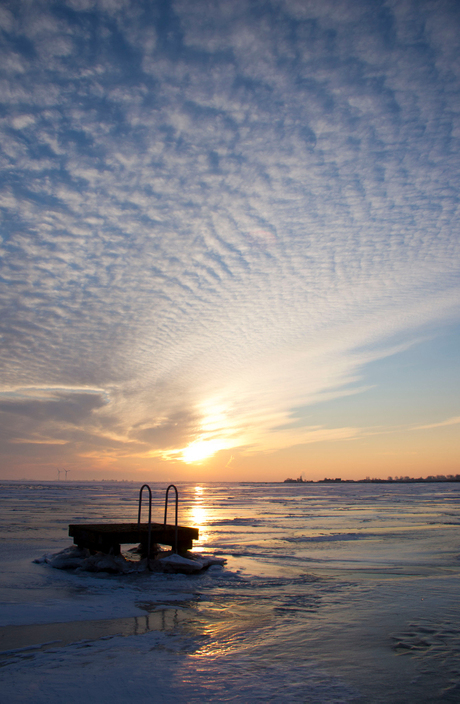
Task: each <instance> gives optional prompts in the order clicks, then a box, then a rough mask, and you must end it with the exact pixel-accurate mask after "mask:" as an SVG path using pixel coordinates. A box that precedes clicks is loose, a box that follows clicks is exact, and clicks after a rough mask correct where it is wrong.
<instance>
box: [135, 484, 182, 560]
mask: <svg viewBox="0 0 460 704" xmlns="http://www.w3.org/2000/svg"><path fill="white" fill-rule="evenodd" d="M144 489H147V490H148V492H149V523H148V525H149V532H148V538H147V557H148V558H150V548H151V535H152V490H151V488H150V487H149V485H148V484H143V485H142V486H141V489H140V491H139V510H138V512H137V529H138V530H140V526H141V509H142V492H143V490H144ZM170 489H174V491H175V492H176V516H175V523H174V552H175V553H176V555H177V533H178V531H177V517H178V513H179V492H178V491H177V487H176V486H175V485H174V484H170V485H169V486H168V488H167V489H166V496H165V518H164V523H163V531H166V519H167V516H168V495H169V490H170Z"/></svg>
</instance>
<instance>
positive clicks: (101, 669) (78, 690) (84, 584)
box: [0, 481, 460, 704]
mask: <svg viewBox="0 0 460 704" xmlns="http://www.w3.org/2000/svg"><path fill="white" fill-rule="evenodd" d="M151 486H152V490H153V494H154V510H153V519H154V520H160V521H161V520H162V515H163V502H164V491H165V488H166V487H165V485H163V484H161V485H159V484H158V485H156V484H151ZM178 489H179V495H180V507H179V522H180V523H182V524H184V525H195V526H197V527H199V529H200V541H199V542H198V543H197V544H196V546H195V548H194V549H196V551H198V552H205V553H206V552H209V553H211V554H215V555H218V556H219V557H225V558H227V563H226V565H225V567H224V568H223V569H222V568H220V567H212V568H210V570H208V571H207V572H205V573H203V574H200V575H194V576H180V575H162V574H137V575H124V576H114V575H106V574H91V573H81V572H80V573H78V572H64V571H60V570H54V569H52V568H51V567H49V566H48V565H41V564H35V563H33V562H32V560H34V559H35V558H37V557H40V556H41V555H42V554H43V553H48V552H57V551H58V550H61V549H62V548H65V547H67V546H68V545H70V544H71V539H70V538H68V536H67V526H68V524H69V523H78V522H105V521H107V522H116V521H124V520H134V521H135V520H136V519H137V498H138V490H139V486H138V485H137V484H131V483H109V482H104V483H101V484H99V483H96V482H91V483H85V484H83V483H82V484H78V483H74V482H70V481H69V482H64V481H62V482H55V483H45V482H42V483H40V482H30V483H29V482H28V483H19V482H16V483H14V482H3V483H2V484H1V485H0V505H1V513H0V541H1V542H0V557H1V566H2V569H1V571H0V650H1V651H2V652H1V653H0V662H1V665H2V667H1V668H0V687H1V689H0V691H1V692H2V697H3V699H2V701H5V702H8V703H11V704H13V703H16V702H31V703H32V702H33V704H41V703H42V702H43V704H45V702H46V704H58V703H59V704H61V703H62V702H63V701H65V702H66V704H67V703H69V704H71V703H80V702H85V704H92V703H93V702H94V703H96V702H97V703H98V704H103V703H105V702H110V703H111V704H117V703H118V702H120V703H122V702H123V703H124V702H128V701H135V702H136V704H143V703H144V702H145V703H147V702H149V704H151V703H152V702H164V703H165V704H168V702H176V703H177V702H184V703H185V702H186V703H187V704H188V703H195V702H312V703H315V704H318V703H321V702H356V703H357V704H359V703H365V702H369V703H373V704H374V703H379V702H391V703H392V704H407V703H408V702H426V703H427V704H428V703H430V704H431V703H432V702H455V703H457V702H458V701H460V609H459V607H458V595H459V586H460V484H450V483H439V484H329V485H328V484H319V485H318V484H300V485H299V484H293V485H292V484H291V485H289V484H199V485H198V484H192V483H190V484H178ZM170 510H171V509H170ZM171 515H173V514H172V513H171Z"/></svg>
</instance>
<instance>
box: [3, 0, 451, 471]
mask: <svg viewBox="0 0 460 704" xmlns="http://www.w3.org/2000/svg"><path fill="white" fill-rule="evenodd" d="M0 25H1V28H2V58H1V66H2V69H1V71H2V76H1V91H0V93H1V96H2V102H3V107H2V113H1V117H0V129H1V135H2V151H1V156H0V158H1V166H2V173H3V178H2V190H1V194H0V207H1V213H2V232H3V239H2V244H1V254H2V262H3V264H2V270H1V276H2V279H1V304H2V308H3V314H2V321H1V341H2V349H3V354H2V376H1V378H2V401H1V407H0V411H1V413H2V415H3V416H4V418H5V419H6V420H5V422H4V425H3V427H4V432H3V436H4V438H3V446H4V447H5V448H6V450H5V451H6V452H7V453H11V452H13V450H12V447H13V446H14V447H15V448H18V447H19V446H21V447H23V446H25V445H33V444H34V443H36V444H37V446H38V445H43V444H45V445H46V444H47V443H48V444H49V445H50V446H51V445H53V443H57V444H58V445H59V444H60V445H62V444H66V445H69V446H71V447H72V452H75V453H77V454H79V455H82V456H84V457H87V458H88V461H90V458H93V459H94V458H96V459H97V458H98V457H116V456H119V455H126V456H131V455H132V456H133V457H138V458H141V459H142V458H147V457H152V456H156V455H159V456H164V457H177V456H180V453H178V451H179V450H180V449H181V448H184V447H186V446H187V445H190V444H192V445H193V443H197V442H202V441H203V440H204V441H209V442H212V443H214V445H212V447H213V449H214V450H217V449H225V448H232V447H238V446H240V447H242V446H244V447H246V448H247V449H248V450H249V449H252V450H253V451H254V450H257V449H275V448H278V447H283V446H288V445H290V444H294V443H302V442H315V441H317V440H319V439H321V440H322V439H325V438H331V439H334V438H344V437H353V436H354V435H355V434H357V433H359V429H357V428H333V429H330V430H328V429H327V428H318V427H316V426H314V425H312V426H311V427H299V424H298V423H295V424H290V422H289V419H290V418H291V417H292V409H294V408H295V407H298V406H301V405H302V404H303V405H305V404H309V403H312V404H313V403H314V402H316V401H318V400H321V399H325V398H333V397H334V396H337V395H343V394H346V393H356V392H358V391H359V390H360V384H361V381H360V378H361V370H362V368H363V365H365V364H366V363H368V362H370V361H372V360H375V359H378V358H379V357H382V356H385V355H387V354H391V353H392V352H394V351H395V349H399V348H403V347H404V346H407V345H410V344H411V342H412V341H413V339H415V336H416V335H418V334H419V333H418V332H417V331H420V330H421V329H423V328H424V326H429V325H430V324H431V323H432V322H433V321H439V320H443V319H445V320H448V319H451V318H452V316H453V314H454V311H455V309H456V307H458V303H459V297H460V296H459V280H458V254H459V240H458V232H457V229H456V227H457V226H456V222H458V186H459V158H458V155H459V138H460V125H459V103H458V86H459V74H460V52H459V36H460V8H459V6H458V3H456V2H449V1H447V0H446V1H445V2H443V1H440V2H428V1H427V2H424V1H423V0H421V1H419V0H417V1H416V2H415V1H414V2H411V1H410V0H408V1H407V2H402V1H399V0H394V1H390V2H383V1H382V2H379V1H378V0H377V1H375V0H372V1H369V0H343V1H337V0H334V1H332V0H331V1H330V2H328V1H327V0H321V1H320V0H311V1H307V0H299V1H296V0H285V1H283V0H272V1H271V2H262V1H260V2H259V1H258V0H256V1H255V2H253V1H251V2H249V0H235V1H232V2H225V0H221V1H218V0H214V1H207V0H194V2H188V1H186V0H178V1H177V2H171V1H165V2H152V1H151V0H149V1H145V2H143V1H142V0H130V1H128V0H100V1H99V0H94V1H93V0H67V1H64V0H59V2H53V1H52V0H47V1H43V2H40V1H38V0H32V1H31V2H21V1H20V0H17V1H16V2H14V3H13V2H11V3H9V2H4V3H3V4H2V5H1V7H0ZM398 345H399V347H398ZM31 389H35V391H33V392H32V391H31ZM53 389H54V390H53ZM18 419H22V420H21V421H19V420H18ZM210 447H211V446H210ZM34 451H35V452H37V451H38V450H37V449H35V450H34Z"/></svg>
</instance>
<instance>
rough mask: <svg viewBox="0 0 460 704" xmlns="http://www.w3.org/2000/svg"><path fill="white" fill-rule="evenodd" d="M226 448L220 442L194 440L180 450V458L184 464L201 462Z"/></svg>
mask: <svg viewBox="0 0 460 704" xmlns="http://www.w3.org/2000/svg"><path fill="white" fill-rule="evenodd" d="M225 447H226V445H225V443H224V442H223V441H222V440H195V442H192V443H190V445H188V446H187V447H185V448H184V449H183V450H182V457H181V458H180V459H181V460H182V461H183V462H185V463H186V464H191V463H192V462H202V461H203V460H206V459H207V458H208V457H212V455H215V454H216V452H219V450H224V449H225Z"/></svg>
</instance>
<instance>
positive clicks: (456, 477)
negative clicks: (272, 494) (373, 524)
mask: <svg viewBox="0 0 460 704" xmlns="http://www.w3.org/2000/svg"><path fill="white" fill-rule="evenodd" d="M336 482H342V483H348V484H350V483H351V484H362V483H368V484H373V483H374V484H395V483H396V484H398V483H403V484H405V483H415V482H460V474H448V475H447V476H446V475H444V474H437V475H436V476H434V475H430V476H428V477H417V478H415V477H394V478H393V477H388V479H374V478H372V479H371V478H370V477H366V479H341V478H340V477H336V478H335V479H328V478H327V477H325V478H324V479H318V480H317V481H316V482H315V481H314V480H313V479H303V478H302V476H300V477H299V478H298V479H285V480H284V482H283V483H284V484H335V483H336Z"/></svg>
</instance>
